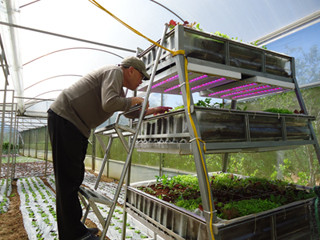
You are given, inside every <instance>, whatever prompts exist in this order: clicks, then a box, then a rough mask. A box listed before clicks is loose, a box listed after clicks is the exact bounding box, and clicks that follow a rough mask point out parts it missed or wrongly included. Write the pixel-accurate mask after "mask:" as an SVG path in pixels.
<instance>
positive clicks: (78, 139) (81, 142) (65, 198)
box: [48, 109, 88, 240]
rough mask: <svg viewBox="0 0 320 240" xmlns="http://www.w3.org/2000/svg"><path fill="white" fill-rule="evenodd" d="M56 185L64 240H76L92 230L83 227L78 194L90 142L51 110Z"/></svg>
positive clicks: (58, 216) (58, 213)
mask: <svg viewBox="0 0 320 240" xmlns="http://www.w3.org/2000/svg"><path fill="white" fill-rule="evenodd" d="M48 130H49V135H50V140H51V146H52V157H53V167H54V174H55V182H56V208H57V222H58V232H59V239H60V240H75V239H77V238H80V237H81V236H83V235H85V234H86V233H87V232H88V230H87V229H86V227H85V226H84V225H83V224H82V222H81V218H82V209H81V205H80V202H79V198H78V190H79V187H80V185H81V183H82V181H83V178H84V159H85V155H86V151H87V146H88V139H87V138H86V137H85V136H84V135H82V134H81V132H80V131H79V130H78V129H77V128H76V127H75V126H74V125H73V124H72V123H71V122H69V121H68V120H66V119H64V118H62V117H60V116H59V115H57V114H56V113H54V112H53V111H52V110H51V109H49V110H48Z"/></svg>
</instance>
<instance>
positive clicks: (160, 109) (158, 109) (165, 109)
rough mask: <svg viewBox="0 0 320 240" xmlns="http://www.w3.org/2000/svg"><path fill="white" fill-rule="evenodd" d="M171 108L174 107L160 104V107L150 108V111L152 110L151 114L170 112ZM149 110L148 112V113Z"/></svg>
mask: <svg viewBox="0 0 320 240" xmlns="http://www.w3.org/2000/svg"><path fill="white" fill-rule="evenodd" d="M170 109H172V107H165V106H160V107H154V108H150V109H148V112H149V111H150V113H149V114H153V115H157V114H161V113H165V112H169V110H170ZM148 112H147V115H148Z"/></svg>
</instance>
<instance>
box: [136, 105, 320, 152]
mask: <svg viewBox="0 0 320 240" xmlns="http://www.w3.org/2000/svg"><path fill="white" fill-rule="evenodd" d="M194 111H196V116H197V121H198V126H199V130H200V135H201V139H202V140H203V141H204V142H205V143H206V149H207V151H206V153H215V152H237V151H268V150H280V149H286V148H292V147H294V146H298V145H303V144H312V143H313V141H312V139H311V132H310V129H309V125H308V124H309V121H312V120H314V119H315V118H314V117H313V116H307V115H303V114H277V113H268V112H250V111H238V110H229V109H214V108H204V107H195V108H194ZM136 148H137V149H138V151H145V152H163V153H178V154H192V149H191V144H190V133H189V130H188V127H187V120H186V114H185V110H184V109H183V110H178V111H174V112H170V113H166V114H161V115H158V116H155V117H151V118H146V119H145V120H144V121H143V123H142V126H141V129H140V133H139V135H138V138H137V142H136Z"/></svg>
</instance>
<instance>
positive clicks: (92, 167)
mask: <svg viewBox="0 0 320 240" xmlns="http://www.w3.org/2000/svg"><path fill="white" fill-rule="evenodd" d="M94 131H95V129H93V130H92V153H91V156H92V162H91V170H92V171H95V169H96V145H97V144H96V142H97V141H96V135H95V134H94Z"/></svg>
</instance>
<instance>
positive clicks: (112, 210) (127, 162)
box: [100, 24, 168, 240]
mask: <svg viewBox="0 0 320 240" xmlns="http://www.w3.org/2000/svg"><path fill="white" fill-rule="evenodd" d="M167 29H168V25H167V24H165V29H164V32H163V35H162V39H161V42H160V45H162V44H163V41H164V38H165V34H166V32H167ZM160 55H161V49H160V48H159V49H158V52H157V56H156V60H155V64H154V66H153V69H152V74H151V77H150V80H149V85H148V88H147V94H146V96H145V101H143V104H142V108H141V113H140V116H139V120H138V123H137V126H136V132H135V134H134V135H133V138H132V143H131V145H130V148H129V152H128V155H127V158H126V161H125V163H124V166H123V169H122V172H121V175H120V179H119V183H118V187H117V189H116V192H115V194H114V197H113V204H112V205H111V206H110V210H109V213H108V217H107V219H106V222H105V225H104V226H103V232H102V234H101V238H100V239H101V240H104V237H105V235H106V233H107V231H108V227H109V225H110V222H111V217H112V214H113V212H114V209H115V207H116V201H117V199H118V197H119V195H120V191H121V186H122V184H123V182H124V178H125V176H126V174H127V171H128V167H129V165H130V164H131V156H132V153H133V150H134V145H135V142H136V141H137V138H138V134H139V130H140V128H141V124H142V120H143V118H144V112H145V110H146V109H147V104H148V99H149V95H150V92H151V86H152V83H153V80H154V77H155V74H156V70H157V67H158V63H159V59H160Z"/></svg>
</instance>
